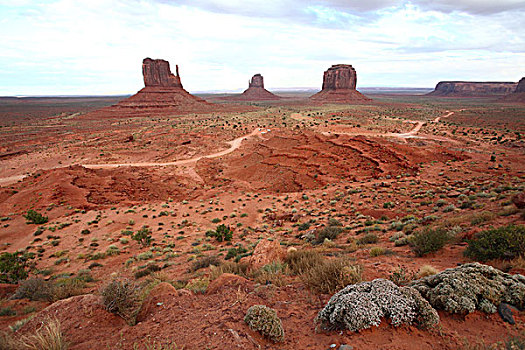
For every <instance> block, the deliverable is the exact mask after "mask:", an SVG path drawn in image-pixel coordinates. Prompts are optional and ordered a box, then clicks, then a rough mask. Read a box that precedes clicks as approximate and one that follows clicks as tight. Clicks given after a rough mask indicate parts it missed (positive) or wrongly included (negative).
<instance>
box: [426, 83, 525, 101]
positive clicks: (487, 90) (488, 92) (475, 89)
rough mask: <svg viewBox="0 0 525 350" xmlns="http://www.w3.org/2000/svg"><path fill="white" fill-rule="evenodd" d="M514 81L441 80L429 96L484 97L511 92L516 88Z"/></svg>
mask: <svg viewBox="0 0 525 350" xmlns="http://www.w3.org/2000/svg"><path fill="white" fill-rule="evenodd" d="M516 86H517V83H514V82H492V81H487V82H478V81H440V82H439V83H438V84H437V85H436V88H435V89H434V91H432V92H430V93H429V94H428V95H429V96H450V97H456V96H457V97H483V96H500V95H505V94H510V93H512V92H513V91H514V90H515V89H516Z"/></svg>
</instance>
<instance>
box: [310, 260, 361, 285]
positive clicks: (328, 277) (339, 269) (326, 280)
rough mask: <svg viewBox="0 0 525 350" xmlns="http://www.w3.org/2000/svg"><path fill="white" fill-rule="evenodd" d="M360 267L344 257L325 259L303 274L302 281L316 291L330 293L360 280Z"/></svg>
mask: <svg viewBox="0 0 525 350" xmlns="http://www.w3.org/2000/svg"><path fill="white" fill-rule="evenodd" d="M361 273H362V267H361V266H359V265H352V264H351V263H350V261H348V260H347V259H344V258H339V259H333V260H328V261H325V262H324V263H322V264H320V265H317V266H315V267H313V268H311V269H309V270H307V271H305V272H304V273H303V274H301V279H302V281H303V283H304V284H305V285H306V286H307V287H308V288H310V289H311V290H313V291H314V292H316V293H320V294H332V293H335V292H337V291H338V290H340V289H342V288H344V287H346V286H347V285H349V284H354V283H358V282H361V280H362V277H361Z"/></svg>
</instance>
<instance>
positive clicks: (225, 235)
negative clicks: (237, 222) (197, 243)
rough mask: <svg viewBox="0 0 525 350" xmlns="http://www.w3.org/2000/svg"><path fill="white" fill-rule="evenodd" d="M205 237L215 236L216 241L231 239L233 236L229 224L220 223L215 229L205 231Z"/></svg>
mask: <svg viewBox="0 0 525 350" xmlns="http://www.w3.org/2000/svg"><path fill="white" fill-rule="evenodd" d="M206 236H207V237H215V239H216V240H217V241H218V242H222V241H231V240H232V238H233V231H232V230H230V227H229V226H226V225H224V224H221V225H219V226H217V228H216V229H215V231H213V230H209V231H207V232H206Z"/></svg>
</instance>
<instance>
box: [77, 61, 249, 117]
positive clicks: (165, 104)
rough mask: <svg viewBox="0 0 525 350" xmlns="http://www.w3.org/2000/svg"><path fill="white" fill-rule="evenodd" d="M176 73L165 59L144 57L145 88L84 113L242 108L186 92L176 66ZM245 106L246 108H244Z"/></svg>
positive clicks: (104, 114)
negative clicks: (215, 102)
mask: <svg viewBox="0 0 525 350" xmlns="http://www.w3.org/2000/svg"><path fill="white" fill-rule="evenodd" d="M175 67H176V68H175V73H176V74H175V75H174V74H173V73H172V72H171V69H170V64H169V62H168V61H165V60H162V59H151V58H145V59H144V60H143V61H142V75H143V77H144V88H142V89H141V90H140V91H139V92H137V93H136V94H135V95H133V96H131V97H129V98H126V99H124V100H122V101H120V102H119V103H117V104H115V105H113V106H110V107H106V108H103V109H100V110H98V111H95V112H92V113H89V114H87V115H86V116H87V117H88V118H89V117H94V118H110V117H137V116H139V117H140V116H153V115H176V114H186V113H208V112H214V111H226V110H241V109H242V108H240V107H239V106H233V105H230V106H223V105H218V104H213V103H209V102H207V101H205V100H203V99H201V98H199V97H196V96H193V95H192V94H190V93H189V92H188V91H186V90H185V89H184V88H183V86H182V83H181V80H180V75H179V66H178V65H176V66H175ZM243 108H244V109H246V107H243Z"/></svg>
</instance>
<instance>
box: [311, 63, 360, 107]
mask: <svg viewBox="0 0 525 350" xmlns="http://www.w3.org/2000/svg"><path fill="white" fill-rule="evenodd" d="M356 85H357V74H356V72H355V69H354V68H353V67H352V66H351V65H349V64H335V65H333V66H332V67H330V68H328V70H326V71H325V72H324V75H323V89H322V90H321V91H320V92H318V93H316V94H315V95H313V96H310V99H312V100H314V101H320V102H336V103H352V102H356V101H368V100H370V99H369V98H368V97H366V96H364V95H363V94H361V93H360V92H358V91H357V90H356Z"/></svg>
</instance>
